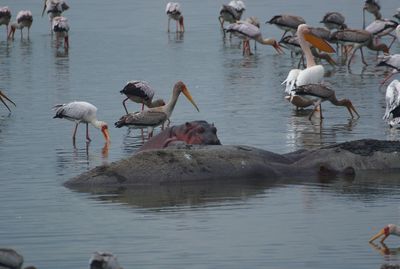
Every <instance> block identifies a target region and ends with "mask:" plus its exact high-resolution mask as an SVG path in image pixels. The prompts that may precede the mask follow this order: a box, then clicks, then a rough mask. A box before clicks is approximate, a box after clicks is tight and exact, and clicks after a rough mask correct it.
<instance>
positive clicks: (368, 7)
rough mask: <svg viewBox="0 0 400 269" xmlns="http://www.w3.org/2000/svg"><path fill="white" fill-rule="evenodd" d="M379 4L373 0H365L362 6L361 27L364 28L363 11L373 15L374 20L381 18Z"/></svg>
mask: <svg viewBox="0 0 400 269" xmlns="http://www.w3.org/2000/svg"><path fill="white" fill-rule="evenodd" d="M380 10H381V6H380V5H379V3H378V2H377V1H375V0H365V2H364V7H363V29H365V11H368V12H369V13H371V14H372V15H374V16H375V20H380V19H381V18H382V14H381V11H380Z"/></svg>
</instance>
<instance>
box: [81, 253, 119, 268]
mask: <svg viewBox="0 0 400 269" xmlns="http://www.w3.org/2000/svg"><path fill="white" fill-rule="evenodd" d="M89 266H90V269H122V267H121V266H120V265H119V263H118V260H117V257H116V256H115V255H113V254H112V253H108V252H99V251H96V252H95V253H93V255H92V257H91V258H90V260H89Z"/></svg>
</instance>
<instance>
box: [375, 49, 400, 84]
mask: <svg viewBox="0 0 400 269" xmlns="http://www.w3.org/2000/svg"><path fill="white" fill-rule="evenodd" d="M377 66H387V67H390V68H392V69H393V70H392V73H391V74H389V75H388V76H387V77H386V78H385V79H384V80H383V81H382V82H381V86H382V85H383V84H385V82H386V81H388V79H389V78H391V77H392V76H393V75H394V74H397V73H400V54H393V55H384V56H381V57H380V61H379V63H378V64H377Z"/></svg>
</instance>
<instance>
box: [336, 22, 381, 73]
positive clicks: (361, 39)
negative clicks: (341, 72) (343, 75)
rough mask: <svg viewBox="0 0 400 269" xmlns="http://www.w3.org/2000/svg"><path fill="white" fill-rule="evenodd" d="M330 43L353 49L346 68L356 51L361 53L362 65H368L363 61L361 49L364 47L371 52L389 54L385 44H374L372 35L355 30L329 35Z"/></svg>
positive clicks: (340, 31) (345, 30)
mask: <svg viewBox="0 0 400 269" xmlns="http://www.w3.org/2000/svg"><path fill="white" fill-rule="evenodd" d="M330 41H332V42H337V43H339V44H343V45H350V46H352V47H353V50H352V54H351V57H350V59H349V61H348V63H347V66H350V63H351V60H352V58H353V57H354V54H355V52H356V51H357V50H358V49H360V51H361V59H362V62H363V64H364V65H368V64H367V62H366V61H365V59H364V54H363V51H362V47H364V46H366V47H367V48H369V49H371V50H375V51H383V52H384V53H389V48H388V47H387V46H386V45H385V44H383V43H381V44H378V43H375V42H374V38H373V35H372V34H371V33H370V32H368V31H365V30H356V29H343V30H339V31H336V32H334V33H332V34H331V40H330Z"/></svg>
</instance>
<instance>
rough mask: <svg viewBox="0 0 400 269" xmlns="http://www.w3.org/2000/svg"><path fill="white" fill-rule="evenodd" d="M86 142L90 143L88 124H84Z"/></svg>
mask: <svg viewBox="0 0 400 269" xmlns="http://www.w3.org/2000/svg"><path fill="white" fill-rule="evenodd" d="M86 141H88V142H90V141H92V140H91V139H90V137H89V123H86Z"/></svg>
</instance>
